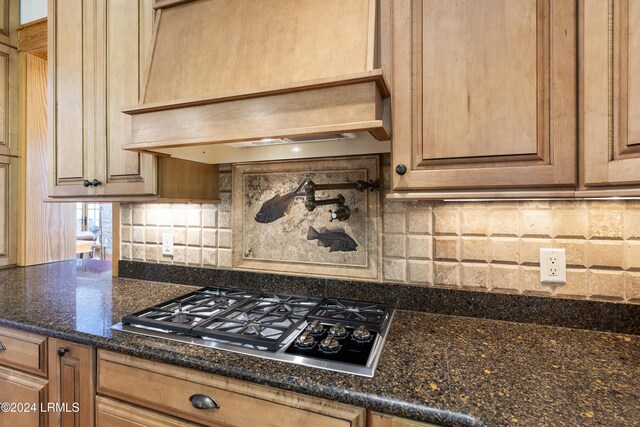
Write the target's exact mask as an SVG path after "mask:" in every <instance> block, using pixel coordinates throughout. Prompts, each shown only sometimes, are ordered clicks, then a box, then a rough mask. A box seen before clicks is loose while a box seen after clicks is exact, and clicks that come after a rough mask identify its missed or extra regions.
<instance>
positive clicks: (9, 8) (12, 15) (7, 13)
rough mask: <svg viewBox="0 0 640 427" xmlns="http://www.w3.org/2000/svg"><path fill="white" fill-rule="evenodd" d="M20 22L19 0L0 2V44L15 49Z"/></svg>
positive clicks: (3, 0)
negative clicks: (17, 28)
mask: <svg viewBox="0 0 640 427" xmlns="http://www.w3.org/2000/svg"><path fill="white" fill-rule="evenodd" d="M19 22H20V0H2V1H0V43H2V44H6V45H9V46H13V47H16V46H17V45H18V33H17V32H16V27H17V26H18V23H19Z"/></svg>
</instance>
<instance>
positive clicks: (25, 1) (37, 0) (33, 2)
mask: <svg viewBox="0 0 640 427" xmlns="http://www.w3.org/2000/svg"><path fill="white" fill-rule="evenodd" d="M45 16H47V0H20V24H26V23H27V22H31V21H35V20H36V19H40V18H44V17H45Z"/></svg>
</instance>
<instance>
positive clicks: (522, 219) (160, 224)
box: [121, 166, 640, 303]
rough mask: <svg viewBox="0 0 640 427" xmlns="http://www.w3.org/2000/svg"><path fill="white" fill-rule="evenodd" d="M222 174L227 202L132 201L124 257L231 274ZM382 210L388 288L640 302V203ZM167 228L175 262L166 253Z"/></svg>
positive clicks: (387, 205) (125, 220)
mask: <svg viewBox="0 0 640 427" xmlns="http://www.w3.org/2000/svg"><path fill="white" fill-rule="evenodd" d="M221 171H222V172H221V177H220V178H221V179H220V190H221V200H222V202H221V203H220V204H219V205H207V204H202V205H201V204H174V205H170V204H156V205H151V204H146V205H145V204H132V205H123V206H122V230H121V232H122V254H121V257H122V258H123V259H132V260H140V261H147V262H167V263H176V264H187V265H195V266H205V267H207V266H209V267H220V268H232V267H233V266H232V265H231V264H232V256H231V247H232V245H231V239H232V229H231V228H232V227H231V172H230V167H228V166H224V167H222V168H221ZM388 173H389V172H388V168H387V167H385V168H383V175H384V176H387V175H388ZM381 214H382V218H381V221H382V235H381V241H382V245H381V247H382V249H381V254H380V256H381V259H382V262H381V263H380V265H381V268H382V271H381V274H380V277H382V281H384V282H403V283H412V284H422V285H429V286H439V287H463V288H467V289H478V290H484V291H491V292H505V293H527V294H537V295H546V296H567V297H579V298H592V299H605V300H617V301H627V302H632V303H640V201H626V202H625V201H553V202H549V201H532V202H455V203H450V202H428V201H418V202H415V201H414V202H398V201H387V200H384V201H382V210H381ZM167 231H171V232H173V233H174V244H175V249H174V257H173V258H169V257H163V256H162V255H161V250H160V248H161V245H160V241H161V234H162V233H163V232H167ZM543 247H558V248H565V249H566V254H567V283H566V284H561V285H548V284H541V283H540V281H539V262H538V257H539V252H538V251H539V249H540V248H543ZM301 274H304V273H303V272H301Z"/></svg>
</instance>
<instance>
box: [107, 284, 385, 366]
mask: <svg viewBox="0 0 640 427" xmlns="http://www.w3.org/2000/svg"><path fill="white" fill-rule="evenodd" d="M392 318H393V310H392V309H390V308H389V307H388V306H387V305H386V304H383V303H373V302H364V301H354V300H348V299H338V298H316V297H307V296H299V295H287V294H279V293H267V292H260V291H251V290H246V289H239V288H235V289H232V288H218V287H208V288H202V289H199V290H197V291H194V292H191V293H188V294H186V295H183V296H181V297H178V298H175V299H172V300H170V301H166V302H164V303H162V304H158V305H156V306H153V307H149V308H146V309H144V310H141V311H138V312H136V313H132V314H129V315H126V316H124V317H123V318H122V323H118V324H117V325H114V326H113V327H112V329H114V330H121V331H125V332H131V333H136V334H140V335H146V336H153V337H160V338H165V339H170V340H174V341H180V342H185V343H189V344H195V345H201V346H206V347H211V348H217V349H220V350H225V351H232V352H235V353H240V354H247V355H252V356H256V357H262V358H266V359H272V360H280V361H283V362H287V363H294V364H297V365H304V366H311V367H315V368H320V369H327V370H331V371H337V372H344V373H349V374H354V375H361V376H366V377H373V374H374V372H375V368H376V366H377V363H378V358H379V357H380V353H381V351H382V347H383V345H384V341H385V338H386V334H387V331H388V330H389V326H390V325H391V320H392Z"/></svg>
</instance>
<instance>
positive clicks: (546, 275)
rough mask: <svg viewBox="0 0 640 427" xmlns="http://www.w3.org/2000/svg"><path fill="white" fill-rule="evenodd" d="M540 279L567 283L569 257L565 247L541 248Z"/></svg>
mask: <svg viewBox="0 0 640 427" xmlns="http://www.w3.org/2000/svg"><path fill="white" fill-rule="evenodd" d="M540 281H541V282H543V283H567V258H566V255H565V250H564V249H540Z"/></svg>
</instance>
